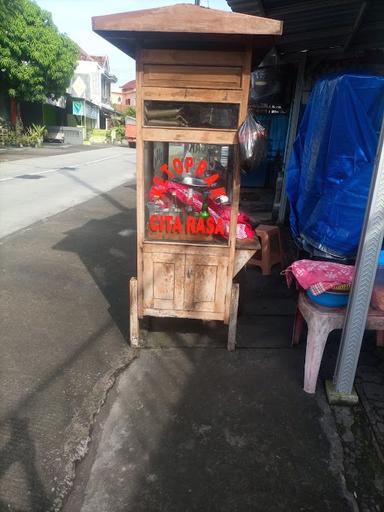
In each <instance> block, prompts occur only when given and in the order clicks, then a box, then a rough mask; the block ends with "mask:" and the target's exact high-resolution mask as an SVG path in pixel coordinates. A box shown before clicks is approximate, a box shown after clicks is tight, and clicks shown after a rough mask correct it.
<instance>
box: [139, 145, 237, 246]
mask: <svg viewBox="0 0 384 512" xmlns="http://www.w3.org/2000/svg"><path fill="white" fill-rule="evenodd" d="M233 168H234V147H233V146H232V145H230V146H229V145H220V144H197V143H176V142H148V141H146V142H145V143H144V200H145V240H163V241H168V242H174V241H178V242H182V241H185V242H191V241H193V242H199V243H203V244H207V243H210V244H221V245H227V244H228V238H229V226H230V218H231V202H232V183H233Z"/></svg>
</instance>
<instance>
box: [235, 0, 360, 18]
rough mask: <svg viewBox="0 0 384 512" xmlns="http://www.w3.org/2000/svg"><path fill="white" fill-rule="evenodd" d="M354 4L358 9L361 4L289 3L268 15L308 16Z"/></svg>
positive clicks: (345, 0) (339, 0) (340, 0)
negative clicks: (313, 12) (315, 11)
mask: <svg viewBox="0 0 384 512" xmlns="http://www.w3.org/2000/svg"><path fill="white" fill-rule="evenodd" d="M351 3H352V4H354V3H355V4H356V8H358V6H359V4H360V2H359V1H356V2H351V0H309V1H306V2H304V1H303V2H297V3H295V4H292V3H290V2H287V3H286V5H282V6H281V7H274V8H273V7H272V8H271V9H267V12H266V15H267V16H268V17H273V16H277V17H280V16H285V15H286V14H295V13H299V12H307V13H308V14H311V11H313V10H317V9H321V10H324V9H332V10H335V8H337V7H338V6H341V5H348V6H349V7H350V6H351ZM240 5H241V6H243V3H242V2H241V3H240Z"/></svg>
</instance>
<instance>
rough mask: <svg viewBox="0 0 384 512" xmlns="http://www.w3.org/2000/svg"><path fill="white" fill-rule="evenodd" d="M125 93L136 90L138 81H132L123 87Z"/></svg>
mask: <svg viewBox="0 0 384 512" xmlns="http://www.w3.org/2000/svg"><path fill="white" fill-rule="evenodd" d="M121 89H122V90H123V91H127V90H133V89H136V80H130V81H129V82H126V83H125V84H123V85H122V86H121Z"/></svg>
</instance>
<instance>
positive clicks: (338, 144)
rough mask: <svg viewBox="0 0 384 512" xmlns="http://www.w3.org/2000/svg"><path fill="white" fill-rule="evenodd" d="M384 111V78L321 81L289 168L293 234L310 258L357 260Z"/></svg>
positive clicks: (346, 76)
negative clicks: (314, 256)
mask: <svg viewBox="0 0 384 512" xmlns="http://www.w3.org/2000/svg"><path fill="white" fill-rule="evenodd" d="M383 110H384V77H380V76H369V75H362V74H344V75H339V76H333V77H329V78H326V79H323V80H320V81H318V82H317V83H316V85H315V87H314V89H313V92H312V94H311V97H310V100H309V103H308V105H307V107H306V110H305V113H304V116H303V119H302V122H301V125H300V128H299V133H298V136H297V139H296V141H295V143H294V146H293V150H292V154H291V159H290V162H289V166H288V170H287V194H288V198H289V200H290V206H291V214H290V221H291V229H292V233H293V236H294V238H295V240H296V242H297V243H298V244H299V245H300V246H301V247H303V248H304V249H305V250H307V251H308V252H310V253H311V254H315V255H323V256H325V257H335V258H353V257H354V256H355V254H356V251H357V247H358V243H359V238H360V232H361V228H362V223H363V219H364V212H365V208H366V203H367V198H368V192H369V186H370V181H371V175H372V169H373V165H374V159H375V153H376V148H377V143H378V137H379V131H380V126H381V120H382V116H383Z"/></svg>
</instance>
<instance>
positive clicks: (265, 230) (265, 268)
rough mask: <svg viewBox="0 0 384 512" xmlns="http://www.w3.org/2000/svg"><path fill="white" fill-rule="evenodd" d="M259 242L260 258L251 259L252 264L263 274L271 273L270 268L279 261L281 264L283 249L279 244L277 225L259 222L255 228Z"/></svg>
mask: <svg viewBox="0 0 384 512" xmlns="http://www.w3.org/2000/svg"><path fill="white" fill-rule="evenodd" d="M255 233H256V236H257V237H258V238H259V239H260V243H261V260H257V259H254V258H253V259H252V261H251V262H252V264H253V265H254V266H256V267H260V268H261V272H262V274H263V276H269V275H271V269H272V267H273V266H274V265H276V264H277V263H279V264H280V265H281V266H283V250H282V246H281V238H280V229H279V228H278V227H277V226H266V225H264V224H260V225H259V226H257V228H256V229H255Z"/></svg>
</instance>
